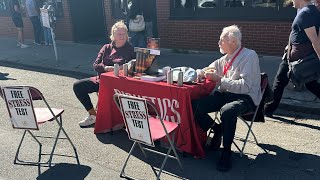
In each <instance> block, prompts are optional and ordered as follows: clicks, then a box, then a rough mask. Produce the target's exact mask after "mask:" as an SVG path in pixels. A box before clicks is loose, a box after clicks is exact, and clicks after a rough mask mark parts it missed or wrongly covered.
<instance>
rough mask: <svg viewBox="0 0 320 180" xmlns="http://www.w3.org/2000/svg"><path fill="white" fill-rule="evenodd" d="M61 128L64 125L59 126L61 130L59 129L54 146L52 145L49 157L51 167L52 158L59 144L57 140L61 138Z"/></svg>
mask: <svg viewBox="0 0 320 180" xmlns="http://www.w3.org/2000/svg"><path fill="white" fill-rule="evenodd" d="M61 129H62V126H60V127H59V130H58V133H57V136H56V138H55V140H54V144H53V147H52V150H51V153H50V157H49V162H48V163H49V167H51V162H52V158H53V153H54V150H55V149H56V146H57V142H58V139H59V136H60V132H61Z"/></svg>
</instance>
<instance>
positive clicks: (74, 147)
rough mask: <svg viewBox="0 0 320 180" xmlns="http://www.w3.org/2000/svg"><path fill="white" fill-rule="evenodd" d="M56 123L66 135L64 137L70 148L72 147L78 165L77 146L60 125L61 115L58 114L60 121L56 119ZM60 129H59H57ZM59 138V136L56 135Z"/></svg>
mask: <svg viewBox="0 0 320 180" xmlns="http://www.w3.org/2000/svg"><path fill="white" fill-rule="evenodd" d="M56 121H57V123H58V124H59V126H60V128H61V131H62V133H63V134H64V135H65V136H66V138H67V139H68V141H69V143H70V144H71V146H72V148H73V151H74V154H75V158H76V160H77V163H78V164H79V165H80V161H79V156H78V153H77V148H76V146H75V145H74V144H73V142H72V141H71V139H70V137H69V136H68V134H67V132H66V131H65V130H64V128H63V127H62V116H60V122H59V121H58V119H56ZM59 131H60V129H59ZM57 138H59V136H58V137H57Z"/></svg>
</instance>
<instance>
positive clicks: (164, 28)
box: [0, 0, 293, 55]
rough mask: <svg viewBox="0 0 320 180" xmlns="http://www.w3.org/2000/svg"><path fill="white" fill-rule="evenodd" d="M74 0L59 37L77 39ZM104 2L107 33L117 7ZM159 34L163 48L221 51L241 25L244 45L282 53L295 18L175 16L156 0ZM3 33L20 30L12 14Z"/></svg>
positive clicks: (66, 6)
mask: <svg viewBox="0 0 320 180" xmlns="http://www.w3.org/2000/svg"><path fill="white" fill-rule="evenodd" d="M70 1H71V0H62V3H63V13H64V15H63V17H60V18H58V19H57V23H56V30H55V32H56V38H57V39H58V40H66V41H75V33H74V32H75V31H74V26H73V17H72V13H71V8H70ZM101 1H103V2H102V3H103V13H104V20H105V22H102V23H104V24H105V26H104V27H106V33H107V32H110V28H111V26H112V24H113V23H114V22H116V21H117V20H119V17H115V15H114V12H113V11H115V9H114V8H115V7H114V4H113V1H114V0H113V1H112V0H101ZM155 2H156V21H157V34H158V37H160V39H161V47H163V48H172V49H192V50H205V51H206V50H208V51H213V50H214V51H218V50H219V49H218V45H217V43H218V40H219V35H220V33H221V30H222V28H223V27H225V26H229V25H232V24H237V25H238V26H239V27H241V29H242V33H243V44H244V46H246V47H248V48H252V49H255V50H256V51H257V52H258V53H261V54H269V55H281V54H282V52H283V48H284V47H285V45H286V44H287V41H288V35H289V32H290V28H291V27H290V26H291V21H292V18H293V17H290V18H287V19H285V20H277V21H273V20H272V19H271V20H268V19H266V20H239V19H237V20H230V19H228V20H220V19H219V20H215V19H208V20H201V19H188V18H185V19H179V18H172V17H171V14H170V13H171V11H170V8H172V5H171V4H170V3H171V0H156V1H155ZM23 20H24V25H25V36H26V38H33V30H32V26H31V22H30V20H29V19H28V18H26V17H24V18H23ZM0 22H1V25H0V36H16V30H15V27H14V25H13V23H12V20H11V18H10V17H8V16H5V15H1V16H0Z"/></svg>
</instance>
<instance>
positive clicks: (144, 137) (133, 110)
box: [119, 96, 154, 146]
mask: <svg viewBox="0 0 320 180" xmlns="http://www.w3.org/2000/svg"><path fill="white" fill-rule="evenodd" d="M119 101H120V107H121V111H122V116H123V119H124V121H125V125H126V128H127V131H128V136H129V139H131V140H133V141H137V142H140V143H143V144H146V145H148V146H154V143H153V140H152V138H151V133H150V126H149V119H148V110H147V108H146V107H147V105H146V104H147V103H146V100H145V99H142V98H134V99H133V98H131V97H126V96H119Z"/></svg>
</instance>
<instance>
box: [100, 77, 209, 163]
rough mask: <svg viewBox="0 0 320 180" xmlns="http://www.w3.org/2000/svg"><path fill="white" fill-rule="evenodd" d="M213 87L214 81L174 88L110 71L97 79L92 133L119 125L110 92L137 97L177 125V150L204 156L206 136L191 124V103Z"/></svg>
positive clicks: (163, 83)
mask: <svg viewBox="0 0 320 180" xmlns="http://www.w3.org/2000/svg"><path fill="white" fill-rule="evenodd" d="M214 86H215V83H214V82H205V83H199V84H194V85H186V84H184V85H183V87H177V85H176V84H174V85H168V84H167V83H166V82H147V81H142V80H139V79H134V78H131V77H124V76H119V77H115V76H114V75H113V73H112V72H110V73H104V74H102V75H101V79H100V89H99V99H98V113H97V120H96V124H95V129H94V133H105V132H108V131H110V129H111V128H113V127H117V126H119V125H121V124H123V118H122V116H121V113H120V111H119V110H118V108H117V107H116V104H115V103H114V102H113V94H114V93H122V94H128V95H134V96H140V97H144V98H146V99H149V100H151V101H152V102H154V103H155V104H156V106H157V107H158V110H159V111H160V113H161V116H162V117H163V116H164V117H165V119H166V120H169V121H172V122H177V123H179V128H178V131H177V132H176V146H177V148H178V149H180V150H181V151H184V152H187V153H190V154H192V155H194V156H200V157H204V155H205V153H204V150H203V144H204V143H205V140H206V134H205V132H203V131H202V130H201V129H200V128H199V127H198V125H197V124H196V123H195V121H194V118H193V112H192V106H191V100H192V99H197V98H200V97H203V96H207V95H209V94H210V92H211V91H212V90H213V88H214Z"/></svg>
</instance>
